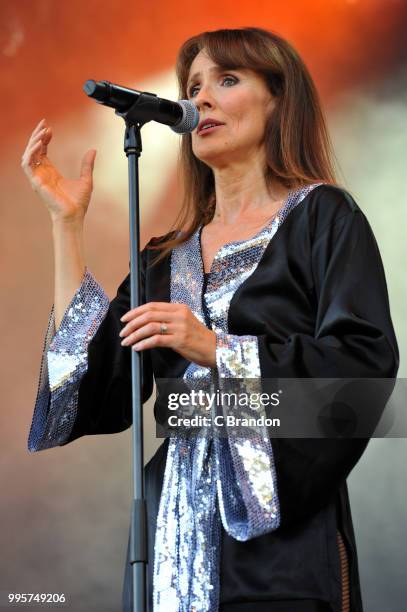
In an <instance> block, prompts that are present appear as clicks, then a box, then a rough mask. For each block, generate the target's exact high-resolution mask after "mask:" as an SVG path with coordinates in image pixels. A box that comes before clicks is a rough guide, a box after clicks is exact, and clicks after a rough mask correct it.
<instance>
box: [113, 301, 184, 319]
mask: <svg viewBox="0 0 407 612" xmlns="http://www.w3.org/2000/svg"><path fill="white" fill-rule="evenodd" d="M152 310H161V311H165V312H166V314H167V316H168V314H169V313H171V312H174V310H185V311H188V310H189V308H188V307H187V306H186V305H185V304H174V303H171V302H148V303H147V304H142V305H141V306H137V307H136V308H132V310H128V311H127V312H126V313H125V314H124V315H123V316H122V317H120V321H123V322H126V321H130V320H131V319H133V317H138V316H140V315H141V314H143V313H144V312H146V311H152Z"/></svg>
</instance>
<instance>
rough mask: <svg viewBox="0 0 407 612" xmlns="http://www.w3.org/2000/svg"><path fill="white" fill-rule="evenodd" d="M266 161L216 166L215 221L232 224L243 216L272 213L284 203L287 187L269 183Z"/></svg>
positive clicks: (251, 216)
mask: <svg viewBox="0 0 407 612" xmlns="http://www.w3.org/2000/svg"><path fill="white" fill-rule="evenodd" d="M263 168H264V166H263V163H257V164H256V163H253V162H252V161H251V162H250V164H247V163H245V164H235V165H232V166H227V167H223V168H214V169H213V173H214V179H215V196H216V208H215V214H214V217H213V222H215V223H219V224H221V225H233V224H235V223H237V222H239V221H241V220H244V219H246V220H249V219H251V218H256V217H257V216H259V217H261V216H264V215H269V216H271V215H272V214H274V212H277V211H278V210H279V208H280V207H281V204H282V201H284V199H285V198H286V196H287V193H288V189H287V188H285V187H283V186H282V185H281V184H279V183H277V181H274V183H273V184H272V185H267V183H266V180H265V177H264V169H263Z"/></svg>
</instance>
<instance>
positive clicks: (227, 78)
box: [187, 74, 239, 98]
mask: <svg viewBox="0 0 407 612" xmlns="http://www.w3.org/2000/svg"><path fill="white" fill-rule="evenodd" d="M220 82H221V84H222V85H223V86H224V87H232V86H233V85H236V83H238V82H239V79H238V78H237V77H235V76H233V75H231V74H225V75H223V76H222V77H221V81H220ZM197 91H199V85H192V86H191V87H190V88H189V89H188V91H187V94H188V98H193V97H194V96H196V93H197Z"/></svg>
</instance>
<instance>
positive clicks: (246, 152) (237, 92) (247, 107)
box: [187, 50, 275, 168]
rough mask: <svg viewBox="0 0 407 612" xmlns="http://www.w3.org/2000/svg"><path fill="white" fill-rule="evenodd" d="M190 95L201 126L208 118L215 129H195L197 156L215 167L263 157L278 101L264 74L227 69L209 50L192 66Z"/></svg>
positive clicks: (199, 55) (193, 148)
mask: <svg viewBox="0 0 407 612" xmlns="http://www.w3.org/2000/svg"><path fill="white" fill-rule="evenodd" d="M187 92H188V98H189V99H190V100H192V101H193V102H194V103H195V104H196V106H197V108H198V110H199V114H200V117H199V124H200V123H201V122H202V121H203V120H206V119H213V120H214V121H215V122H217V123H219V125H216V126H215V127H208V128H206V129H200V125H199V124H198V127H197V128H196V129H195V130H194V131H193V132H192V150H193V153H194V155H195V156H196V157H197V158H198V159H200V160H201V161H203V162H205V163H206V164H207V165H208V166H211V167H212V168H222V167H225V166H228V165H231V164H235V163H236V162H237V163H239V164H240V163H252V161H253V156H258V155H264V144H263V140H264V130H265V125H266V119H267V116H268V115H269V113H270V111H271V110H272V109H273V108H274V105H275V102H274V99H273V96H272V94H271V93H270V91H269V90H268V88H267V86H266V83H265V81H264V80H263V78H262V77H261V76H260V75H259V74H257V73H256V72H254V71H253V70H249V69H238V70H224V69H221V68H220V67H219V66H218V65H217V64H215V63H214V62H213V61H212V60H211V59H210V58H209V56H208V55H207V54H206V53H205V51H204V50H203V51H200V52H199V53H198V55H197V56H196V57H195V59H194V61H193V62H192V64H191V68H190V71H189V79H188V84H187Z"/></svg>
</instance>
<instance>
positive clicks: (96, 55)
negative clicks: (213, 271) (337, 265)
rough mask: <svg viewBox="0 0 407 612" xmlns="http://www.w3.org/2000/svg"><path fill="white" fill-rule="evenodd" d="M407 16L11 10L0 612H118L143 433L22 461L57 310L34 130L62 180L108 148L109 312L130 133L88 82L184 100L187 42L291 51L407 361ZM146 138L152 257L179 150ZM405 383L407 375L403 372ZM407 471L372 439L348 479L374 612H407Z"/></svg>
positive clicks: (279, 8)
mask: <svg viewBox="0 0 407 612" xmlns="http://www.w3.org/2000/svg"><path fill="white" fill-rule="evenodd" d="M406 13H407V11H406V3H405V2H404V1H403V0H380V1H379V0H359V1H357V0H348V1H346V0H329V2H326V1H322V0H308V1H303V2H301V1H294V0H285V1H284V2H283V1H281V2H280V1H274V2H270V1H267V2H266V1H258V2H255V3H244V4H243V5H239V4H237V3H236V2H235V1H232V0H227V1H222V0H216V2H215V1H214V0H207V2H206V3H204V4H198V5H197V4H194V3H191V2H186V1H185V0H178V2H171V3H169V2H162V1H160V0H157V1H156V2H150V1H148V0H139V1H138V2H124V1H123V0H69V1H68V0H60V1H57V0H19V1H18V2H15V1H14V0H2V1H1V2H0V17H1V19H0V24H1V40H0V49H1V53H0V65H1V94H0V95H1V100H2V112H1V115H0V121H1V131H0V134H1V138H0V158H1V166H0V181H1V186H0V190H1V215H2V218H1V234H2V236H1V238H2V239H1V245H2V251H3V252H2V258H1V263H2V276H1V278H2V290H3V294H2V309H3V313H2V314H3V316H2V319H1V320H2V329H1V332H2V335H1V337H2V341H3V342H2V346H3V351H2V356H1V360H2V363H1V372H2V383H3V385H2V409H1V413H0V419H1V429H0V431H1V449H2V452H1V459H0V463H1V472H0V478H1V491H2V496H1V500H2V501H1V506H0V541H1V561H0V592H1V602H0V607H1V606H2V605H4V603H5V602H6V601H7V593H8V592H50V593H58V592H59V593H61V592H62V593H65V594H66V596H67V598H68V601H69V605H68V606H67V608H68V609H70V610H75V611H84V610H86V611H87V612H90V611H93V610H94V611H97V612H111V611H112V610H119V609H120V597H121V588H122V575H123V566H124V560H125V551H126V544H127V534H128V524H129V511H130V494H131V488H130V482H131V470H130V442H131V432H130V430H128V431H126V432H123V433H121V434H117V435H114V436H95V437H86V438H82V439H80V440H78V441H76V442H74V443H72V444H71V445H68V446H66V447H64V448H56V449H52V450H47V451H43V452H40V453H37V454H31V453H29V452H28V451H27V437H28V432H29V427H30V423H31V417H32V411H33V407H34V400H35V394H36V390H37V381H38V374H39V366H40V356H41V350H42V345H43V337H44V333H45V326H46V323H47V319H48V314H49V311H50V308H51V305H52V300H53V263H52V262H53V253H52V243H51V233H50V230H51V226H50V222H49V219H48V214H47V212H46V210H45V208H44V206H43V205H42V203H41V202H40V201H39V200H37V199H36V197H35V194H34V193H33V192H32V190H31V188H30V187H29V185H28V183H27V181H26V179H25V176H24V175H23V173H22V170H21V168H20V160H21V155H22V152H23V150H24V147H25V144H26V141H27V139H28V137H29V135H30V133H31V131H32V129H33V128H34V126H35V125H36V124H37V123H38V121H39V120H40V119H41V118H43V117H45V118H46V119H47V120H48V122H49V123H50V125H51V126H52V128H53V132H54V138H53V141H52V143H51V145H50V156H51V158H52V160H54V161H55V163H56V164H57V165H58V167H59V168H60V169H61V170H62V171H63V172H64V173H66V174H67V175H72V176H74V175H76V174H77V173H78V170H79V163H80V158H81V156H82V155H83V153H84V152H85V151H86V150H87V149H89V148H96V149H97V152H98V153H97V159H96V166H95V190H94V195H93V199H92V202H91V206H90V209H89V212H88V215H87V220H86V250H87V263H88V266H89V268H90V269H91V270H92V272H93V273H94V275H95V276H96V277H97V279H98V280H99V282H101V284H102V285H103V286H104V288H105V290H106V291H107V293H108V295H109V296H110V297H111V298H112V297H113V296H114V295H115V291H116V288H117V286H118V285H119V283H120V282H121V281H122V279H123V278H124V277H125V276H126V274H127V272H128V262H129V255H128V218H127V214H128V213H127V165H126V160H125V157H124V155H123V153H122V136H123V125H122V123H121V120H119V119H118V118H116V117H115V116H114V113H113V111H110V110H108V109H106V108H104V107H100V106H97V105H96V104H95V103H93V102H91V101H90V100H88V98H87V97H86V96H85V94H84V93H83V92H82V85H83V83H84V81H86V80H87V79H89V78H93V79H106V80H110V81H113V82H118V83H120V84H123V85H128V86H130V87H136V88H138V89H146V90H149V91H154V92H156V93H158V94H159V95H161V96H163V97H169V98H175V97H176V95H177V93H176V89H175V80H174V73H173V66H174V61H175V57H176V52H177V49H178V48H179V46H180V44H181V43H182V42H183V41H184V40H185V39H186V38H187V37H189V36H191V35H193V34H195V33H197V32H200V31H202V30H208V29H216V28H219V27H240V26H242V25H256V26H261V27H265V28H269V29H271V30H274V31H275V32H277V33H279V34H281V35H282V36H284V37H286V38H287V39H288V40H289V41H291V42H292V43H293V45H294V46H295V47H296V48H297V49H298V51H299V52H300V54H301V55H302V57H303V58H304V60H305V62H306V63H307V65H308V67H309V69H310V71H311V73H312V75H313V77H314V79H315V82H316V85H317V87H318V89H319V92H320V94H321V98H322V101H323V105H324V108H325V111H326V114H327V118H328V123H329V129H330V131H331V135H332V139H333V142H334V145H335V149H336V154H337V158H338V169H339V170H340V174H339V178H340V181H341V183H342V185H343V186H344V187H346V188H347V189H349V190H350V192H351V193H352V195H353V196H354V198H355V199H356V201H357V203H358V204H359V205H360V207H361V208H362V209H363V210H364V211H365V213H366V214H367V216H368V219H369V221H370V222H371V225H372V227H373V229H374V232H375V234H376V237H377V240H378V243H379V247H380V251H381V254H382V258H383V261H384V266H385V270H386V274H387V280H388V288H389V294H390V304H391V311H392V315H393V320H394V324H395V328H396V333H397V337H398V340H399V343H400V349H401V355H402V357H403V353H404V350H405V346H406V335H407V329H406V319H405V317H404V316H403V315H404V308H405V303H406V300H407V295H406V293H407V283H406V280H405V279H406V275H405V262H406V260H407V252H406V241H405V235H404V234H405V229H404V227H403V226H404V224H405V221H406V214H405V205H406V201H405V200H406V197H405V192H406V188H405V175H406V172H405V157H406V150H407V133H406V131H407V130H406V127H407V121H406V101H407V67H406V45H405V31H406V25H407V23H406ZM143 136H144V153H143V158H142V162H141V172H142V188H141V201H142V241H143V244H144V243H145V242H146V240H147V239H148V238H150V237H151V236H153V235H155V236H157V235H161V234H162V233H164V232H165V231H166V230H167V229H168V228H169V226H170V224H171V222H172V220H173V219H174V216H175V214H176V212H177V210H178V208H179V204H180V202H179V192H178V189H177V177H176V173H175V169H176V158H177V147H178V141H177V137H176V136H175V135H174V134H173V133H172V132H171V131H170V130H169V129H168V128H166V127H164V126H160V125H157V124H150V125H148V126H146V127H145V128H143ZM405 372H406V368H405V364H404V363H403V361H402V362H401V368H400V372H399V376H400V377H403V376H404V375H405ZM144 411H145V418H146V432H147V433H146V437H147V444H146V460H147V459H148V458H149V457H150V456H151V454H152V453H153V452H154V449H155V448H156V446H157V440H155V439H154V429H153V420H152V403H151V402H149V403H148V404H147V405H146V406H145V408H144ZM406 459H407V446H406V443H405V440H403V439H385V440H373V441H372V442H371V443H370V444H369V446H368V449H367V451H366V453H365V454H364V456H363V458H362V459H361V461H360V463H359V464H358V466H357V467H356V468H355V470H354V472H353V473H352V475H351V477H350V479H349V485H350V493H351V503H352V509H353V516H354V523H355V529H356V537H357V541H358V546H359V559H360V571H361V580H362V588H363V596H364V601H365V606H366V610H368V611H369V612H379V611H382V610H389V611H391V612H402V611H403V610H405V601H406V598H407V589H406V583H405V577H404V576H403V573H404V571H405V570H403V568H404V567H405V549H406V544H407V537H406V525H405V506H406V502H407V497H406V493H405V487H404V482H405V464H406ZM270 579H272V577H270ZM2 609H3V608H2ZM48 609H51V608H48Z"/></svg>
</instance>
